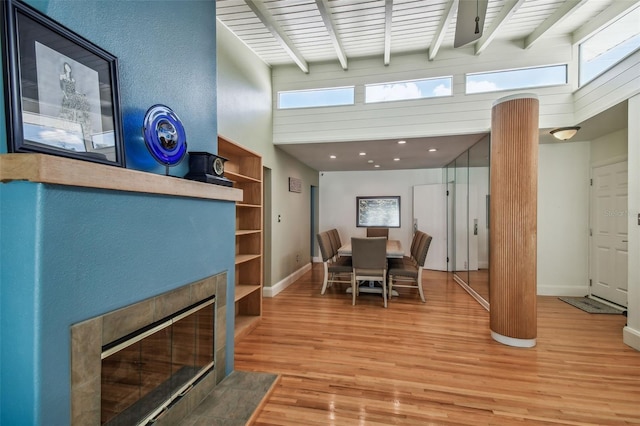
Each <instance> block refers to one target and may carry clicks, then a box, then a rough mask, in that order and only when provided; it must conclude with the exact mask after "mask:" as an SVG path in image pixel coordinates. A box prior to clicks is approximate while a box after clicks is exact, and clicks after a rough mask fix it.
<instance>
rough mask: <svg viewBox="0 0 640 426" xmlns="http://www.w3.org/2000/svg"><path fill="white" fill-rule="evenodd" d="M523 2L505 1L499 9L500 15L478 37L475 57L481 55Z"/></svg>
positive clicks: (516, 0) (520, 0) (517, 0)
mask: <svg viewBox="0 0 640 426" xmlns="http://www.w3.org/2000/svg"><path fill="white" fill-rule="evenodd" d="M524 1H525V0H507V1H505V3H504V6H502V9H500V14H498V16H496V18H495V19H494V20H493V22H492V24H491V29H490V30H489V31H486V32H485V33H484V34H482V37H480V40H478V41H477V42H476V55H479V54H481V53H482V51H483V50H485V49H486V48H487V46H489V43H491V42H492V41H493V39H494V37H495V36H496V35H497V34H498V30H499V29H500V27H502V26H503V25H504V24H505V23H506V22H507V21H508V20H509V18H511V17H512V16H513V14H514V13H516V12H517V10H518V9H519V8H520V6H522V4H523V3H524Z"/></svg>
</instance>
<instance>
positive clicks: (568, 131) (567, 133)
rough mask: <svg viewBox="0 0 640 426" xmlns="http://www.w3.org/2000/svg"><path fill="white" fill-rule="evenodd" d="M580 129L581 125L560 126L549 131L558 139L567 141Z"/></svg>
mask: <svg viewBox="0 0 640 426" xmlns="http://www.w3.org/2000/svg"><path fill="white" fill-rule="evenodd" d="M578 130H580V127H577V126H575V127H560V128H558V129H553V130H552V131H550V132H549V133H551V134H552V135H553V137H554V138H556V139H560V140H561V141H566V140H569V139H571V138H572V137H574V136H575V134H576V133H578Z"/></svg>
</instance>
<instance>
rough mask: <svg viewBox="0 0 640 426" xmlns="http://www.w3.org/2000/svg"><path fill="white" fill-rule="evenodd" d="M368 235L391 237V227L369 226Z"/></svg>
mask: <svg viewBox="0 0 640 426" xmlns="http://www.w3.org/2000/svg"><path fill="white" fill-rule="evenodd" d="M367 237H385V238H386V239H389V228H367Z"/></svg>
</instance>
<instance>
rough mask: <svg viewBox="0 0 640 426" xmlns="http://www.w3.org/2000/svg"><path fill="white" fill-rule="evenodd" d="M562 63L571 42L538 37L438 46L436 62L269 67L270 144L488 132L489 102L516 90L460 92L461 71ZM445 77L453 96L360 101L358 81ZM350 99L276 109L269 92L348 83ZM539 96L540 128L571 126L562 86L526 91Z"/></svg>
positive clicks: (403, 59) (404, 58)
mask: <svg viewBox="0 0 640 426" xmlns="http://www.w3.org/2000/svg"><path fill="white" fill-rule="evenodd" d="M565 63H568V64H569V66H570V67H571V68H572V70H571V71H570V72H575V70H574V69H573V68H575V66H576V61H575V59H574V57H573V50H572V47H571V40H570V39H569V38H565V37H559V38H549V39H545V42H544V43H540V44H539V45H538V44H536V45H534V46H532V47H531V48H530V49H526V50H525V49H522V47H521V46H519V45H516V44H514V43H511V42H499V41H495V42H493V43H492V44H491V46H490V47H489V48H488V49H487V51H485V52H483V53H482V55H479V56H475V55H474V54H473V48H460V49H455V50H445V51H442V52H440V53H439V54H438V56H437V58H436V60H434V61H431V62H430V61H428V60H427V55H426V54H413V55H398V56H394V57H393V58H392V60H391V64H390V65H389V66H384V65H383V63H382V58H370V59H350V60H349V69H348V70H347V71H344V70H342V68H340V66H339V65H338V64H334V63H327V64H313V65H312V66H311V69H310V72H309V74H304V73H302V72H301V71H300V70H299V69H298V68H297V67H295V66H292V67H276V68H274V70H273V90H274V97H273V99H274V103H273V108H274V129H273V130H274V135H273V138H274V139H273V140H274V143H276V144H287V143H305V142H339V141H345V140H365V139H386V138H399V137H412V136H419V137H422V136H440V135H455V134H467V133H476V132H485V131H488V130H489V129H490V127H491V106H492V103H493V102H494V101H495V100H496V99H498V98H502V97H504V96H507V95H510V94H513V93H521V92H522V90H516V91H502V92H494V93H485V94H473V95H465V94H464V91H465V73H467V72H482V71H494V70H504V69H512V68H522V67H531V66H540V65H555V64H565ZM443 76H453V96H450V97H441V98H432V99H421V100H409V101H400V102H382V103H375V104H365V103H364V84H366V83H381V82H391V81H402V80H410V79H420V78H429V77H443ZM350 85H354V86H355V90H356V93H355V95H356V99H355V105H349V106H340V107H325V108H307V109H286V110H277V109H276V108H277V102H276V101H277V96H276V95H277V91H279V90H297V89H311V88H322V87H336V86H350ZM526 90H527V91H530V92H534V93H536V94H537V95H538V97H539V100H540V127H543V128H545V127H548V128H551V127H559V126H566V125H573V124H575V122H574V114H573V95H572V87H571V85H570V84H566V85H563V86H554V87H542V88H536V89H526Z"/></svg>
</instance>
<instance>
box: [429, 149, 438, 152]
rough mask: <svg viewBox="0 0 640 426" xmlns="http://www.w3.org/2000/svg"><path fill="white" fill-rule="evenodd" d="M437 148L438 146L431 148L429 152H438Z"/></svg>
mask: <svg viewBox="0 0 640 426" xmlns="http://www.w3.org/2000/svg"><path fill="white" fill-rule="evenodd" d="M436 151H437V149H436V148H429V152H436Z"/></svg>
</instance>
